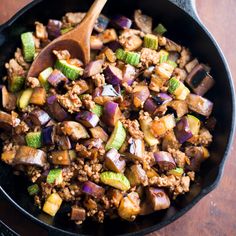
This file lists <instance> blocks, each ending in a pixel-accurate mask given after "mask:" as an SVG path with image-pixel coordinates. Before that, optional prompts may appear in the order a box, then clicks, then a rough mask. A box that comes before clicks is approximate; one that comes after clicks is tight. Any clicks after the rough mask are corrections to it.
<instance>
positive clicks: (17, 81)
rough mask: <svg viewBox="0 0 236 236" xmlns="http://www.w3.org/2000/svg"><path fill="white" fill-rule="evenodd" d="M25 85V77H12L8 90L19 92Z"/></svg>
mask: <svg viewBox="0 0 236 236" xmlns="http://www.w3.org/2000/svg"><path fill="white" fill-rule="evenodd" d="M24 83H25V77H23V76H18V75H15V76H12V77H10V79H9V84H8V89H9V91H11V92H13V93H16V92H19V91H20V90H21V89H22V87H23V86H24Z"/></svg>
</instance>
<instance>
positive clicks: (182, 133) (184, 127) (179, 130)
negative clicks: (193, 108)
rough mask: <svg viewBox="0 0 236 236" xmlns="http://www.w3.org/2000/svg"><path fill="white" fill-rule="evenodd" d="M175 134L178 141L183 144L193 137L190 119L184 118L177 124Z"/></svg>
mask: <svg viewBox="0 0 236 236" xmlns="http://www.w3.org/2000/svg"><path fill="white" fill-rule="evenodd" d="M174 132H175V136H176V138H177V140H178V141H179V142H180V143H181V144H182V143H184V142H186V141H187V140H188V139H190V138H191V137H192V136H193V134H192V131H191V130H190V126H189V122H188V119H187V118H186V117H183V118H182V119H181V120H179V121H178V122H177V124H176V127H175V128H174Z"/></svg>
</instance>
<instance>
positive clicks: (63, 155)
mask: <svg viewBox="0 0 236 236" xmlns="http://www.w3.org/2000/svg"><path fill="white" fill-rule="evenodd" d="M51 158H52V163H53V164H54V165H63V166H64V165H65V166H68V165H70V163H71V161H70V155H69V152H68V150H64V151H53V152H51Z"/></svg>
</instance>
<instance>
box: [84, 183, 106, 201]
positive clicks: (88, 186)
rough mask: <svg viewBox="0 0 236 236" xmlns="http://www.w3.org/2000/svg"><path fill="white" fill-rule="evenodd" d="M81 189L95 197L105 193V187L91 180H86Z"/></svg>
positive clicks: (100, 196)
mask: <svg viewBox="0 0 236 236" xmlns="http://www.w3.org/2000/svg"><path fill="white" fill-rule="evenodd" d="M82 191H83V192H84V193H86V194H88V195H90V196H93V197H95V198H102V197H103V196H104V194H105V189H104V188H103V187H101V186H99V185H97V184H95V183H93V182H91V181H86V182H85V183H84V184H83V186H82Z"/></svg>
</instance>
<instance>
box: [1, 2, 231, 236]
mask: <svg viewBox="0 0 236 236" xmlns="http://www.w3.org/2000/svg"><path fill="white" fill-rule="evenodd" d="M171 1H172V2H174V4H173V3H172V2H170V0H169V1H168V0H117V1H116V0H109V1H108V3H107V5H106V7H105V8H104V11H103V12H104V13H105V14H107V15H108V16H112V15H113V14H115V13H121V14H123V15H128V16H131V15H132V14H133V12H134V9H139V8H140V9H142V10H143V12H144V13H145V14H147V15H150V16H152V17H153V18H154V23H155V24H157V23H159V22H162V23H163V24H164V25H165V26H166V28H167V29H168V33H167V35H166V36H167V37H169V38H171V39H173V40H174V41H176V42H179V43H180V44H182V45H185V46H187V47H189V48H190V49H191V51H192V53H193V55H195V56H197V57H198V58H199V59H200V61H202V62H204V63H208V64H209V65H210V66H211V68H212V72H211V73H212V75H213V77H214V79H215V80H216V85H215V86H214V88H213V89H212V91H211V92H209V93H208V94H207V97H208V98H210V99H211V100H212V101H213V102H214V104H215V108H214V116H215V117H216V118H217V121H218V123H217V126H216V130H215V132H214V141H213V144H212V145H211V148H210V149H211V150H210V151H211V158H210V159H209V160H208V161H207V162H205V163H204V165H203V166H202V168H201V172H200V173H199V176H198V178H197V183H195V184H193V185H192V187H191V190H190V192H189V193H188V194H186V195H184V196H181V197H179V198H178V199H177V200H176V201H175V202H173V203H172V205H171V207H170V208H169V209H168V210H165V211H161V212H156V213H154V214H151V215H149V216H145V217H138V218H137V220H136V221H135V222H132V223H129V222H124V221H121V220H109V219H107V220H105V222H104V224H98V223H95V222H92V221H86V222H85V223H84V224H83V225H82V226H75V225H74V223H73V222H70V221H69V220H67V212H68V210H69V209H68V207H67V206H64V207H63V208H62V210H61V211H60V212H59V213H58V214H57V215H56V217H54V218H52V217H50V216H47V215H46V214H44V213H42V212H41V211H40V210H38V209H37V208H36V207H35V206H34V204H33V201H32V199H31V198H30V197H29V196H28V194H27V191H26V186H27V185H26V180H25V179H24V178H23V177H16V176H14V175H13V174H12V171H11V168H10V167H9V166H6V165H5V164H3V163H2V162H1V163H0V193H1V194H2V195H3V196H4V197H5V198H6V199H7V200H8V201H9V203H11V204H13V205H14V206H15V207H16V208H17V209H18V210H19V211H21V212H23V213H24V214H25V216H26V217H28V218H30V219H31V220H32V221H33V222H36V223H38V224H40V225H41V226H43V227H44V228H46V229H47V230H48V232H49V233H50V235H52V234H55V235H67V234H68V235H76V234H80V235H91V234H96V235H121V234H122V235H144V234H146V233H149V232H152V231H154V230H158V229H160V228H162V227H164V226H165V225H167V224H169V223H171V222H172V221H174V220H176V219H177V218H179V217H180V216H182V215H183V214H184V213H185V212H186V211H188V210H189V209H190V208H191V207H193V206H194V205H195V204H196V203H197V202H198V201H199V200H200V199H201V198H203V197H204V196H205V195H206V194H207V193H209V192H210V191H212V190H213V189H214V188H215V187H216V186H217V184H218V183H219V180H220V178H221V176H222V173H223V169H224V163H225V160H226V157H227V154H228V152H229V148H230V145H231V143H232V139H233V131H234V115H235V105H234V88H233V83H232V79H231V75H230V72H229V69H228V66H227V63H226V61H225V58H224V56H223V54H222V52H221V50H220V48H219V46H218V45H217V43H216V42H215V40H214V39H213V37H212V36H211V34H210V33H209V32H208V30H207V29H206V28H205V27H204V26H203V25H202V23H201V22H200V20H199V18H198V17H197V14H196V12H195V11H194V7H193V6H194V5H193V4H192V2H191V1H190V0H189V1H188V0H171ZM91 3H92V0H50V1H49V0H36V1H33V2H32V3H30V4H29V5H27V6H26V7H25V8H23V9H22V10H21V11H19V12H18V13H17V14H16V15H15V16H14V17H13V18H12V19H11V20H9V21H8V22H7V23H5V24H4V25H2V26H1V27H0V76H1V77H2V76H3V75H4V74H5V70H4V66H3V65H4V63H5V62H6V61H7V60H9V58H11V57H12V56H13V53H14V51H15V48H16V47H17V46H19V45H20V37H19V36H20V34H21V33H22V32H25V31H29V30H33V29H34V21H36V20H38V21H40V22H43V23H45V24H46V23H47V20H48V19H49V18H58V19H59V18H61V16H63V15H64V14H65V13H66V12H69V11H87V9H88V8H89V6H90V5H91ZM155 24H154V25H155ZM1 77H0V78H1ZM22 227H24V226H22ZM3 228H4V226H2V228H0V230H2V231H3ZM8 230H9V229H8ZM6 235H8V234H6Z"/></svg>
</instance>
